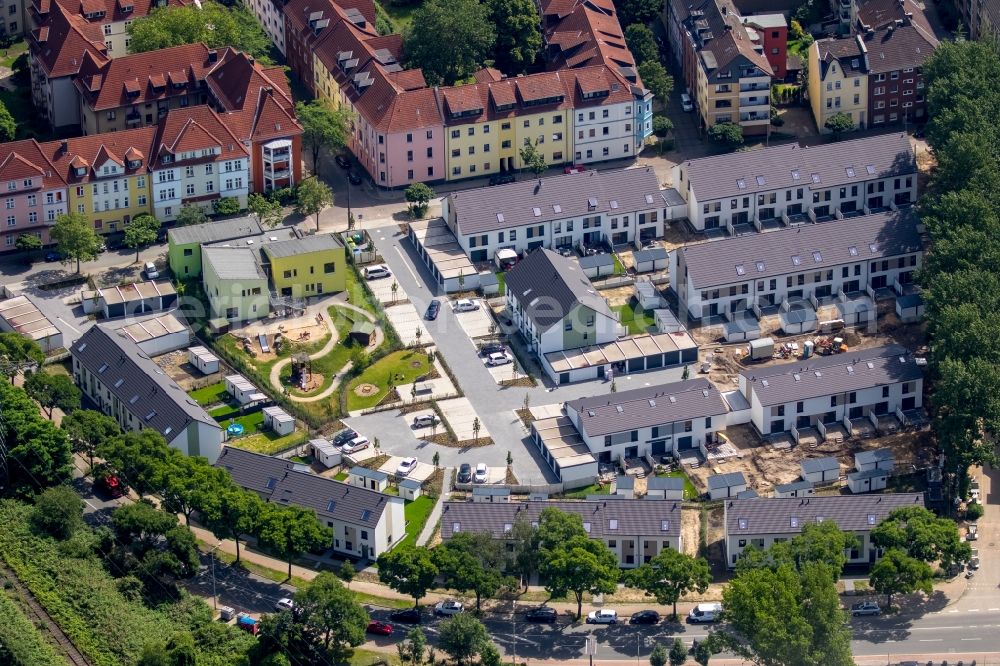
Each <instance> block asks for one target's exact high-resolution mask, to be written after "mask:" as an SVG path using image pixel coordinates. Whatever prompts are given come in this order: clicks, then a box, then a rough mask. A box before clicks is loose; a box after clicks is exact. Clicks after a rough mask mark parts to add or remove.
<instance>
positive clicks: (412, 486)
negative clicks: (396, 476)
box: [399, 479, 423, 490]
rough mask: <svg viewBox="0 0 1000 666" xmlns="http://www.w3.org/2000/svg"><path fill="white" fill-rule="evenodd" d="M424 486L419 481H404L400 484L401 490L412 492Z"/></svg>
mask: <svg viewBox="0 0 1000 666" xmlns="http://www.w3.org/2000/svg"><path fill="white" fill-rule="evenodd" d="M422 486H423V484H422V483H420V482H419V481H417V480H416V479H403V480H402V481H400V482H399V487H400V488H408V489H410V490H416V489H418V488H421V487H422Z"/></svg>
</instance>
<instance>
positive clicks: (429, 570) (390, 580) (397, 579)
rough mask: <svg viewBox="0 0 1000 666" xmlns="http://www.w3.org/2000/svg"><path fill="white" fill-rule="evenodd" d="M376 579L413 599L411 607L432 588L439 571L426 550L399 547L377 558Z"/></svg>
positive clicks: (414, 547)
mask: <svg viewBox="0 0 1000 666" xmlns="http://www.w3.org/2000/svg"><path fill="white" fill-rule="evenodd" d="M377 566H378V579H379V580H380V581H381V582H383V583H385V584H386V585H388V586H389V587H390V588H392V589H393V590H395V591H396V592H399V593H400V594H405V595H406V596H408V597H413V607H414V608H416V607H417V606H418V605H419V604H420V600H421V599H422V598H423V597H424V595H426V594H427V590H429V589H431V588H432V587H434V579H435V578H437V576H438V573H439V570H438V568H437V565H436V564H435V563H434V556H433V555H432V554H431V551H429V550H428V549H427V548H421V547H417V546H399V547H397V548H395V549H393V550H391V551H389V552H388V553H382V554H381V555H379V556H378V561H377Z"/></svg>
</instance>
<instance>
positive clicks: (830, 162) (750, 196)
mask: <svg viewBox="0 0 1000 666" xmlns="http://www.w3.org/2000/svg"><path fill="white" fill-rule="evenodd" d="M673 185H674V187H675V188H676V189H677V191H678V192H679V193H680V196H681V197H682V198H683V199H684V201H685V202H686V212H685V215H684V217H687V218H688V220H689V221H690V224H691V226H692V227H693V228H694V229H695V230H696V231H712V230H725V231H726V232H728V233H729V234H731V235H735V234H738V233H744V232H746V231H750V230H753V229H756V230H757V231H762V230H764V229H765V228H775V227H777V226H779V225H789V224H796V223H798V222H809V221H812V222H815V221H817V220H822V219H839V218H841V217H843V216H845V215H848V214H853V213H865V214H867V213H869V212H872V211H877V210H882V209H885V208H892V209H895V208H897V207H899V206H904V205H907V204H910V203H913V202H914V201H916V199H917V166H916V159H915V157H914V154H913V148H912V146H911V145H910V139H909V137H908V136H907V135H906V134H905V133H899V134H881V135H877V136H871V137H866V138H863V139H854V140H851V141H841V142H838V143H831V144H827V145H824V146H821V147H815V148H808V147H805V148H804V147H800V146H799V145H798V144H797V143H790V144H785V145H781V146H774V147H770V148H765V149H763V150H751V151H747V152H738V153H729V154H725V155H715V156H711V157H703V158H699V159H694V160H688V161H686V162H681V163H680V164H678V165H677V166H675V167H674V168H673Z"/></svg>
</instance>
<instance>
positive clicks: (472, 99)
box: [441, 84, 486, 114]
mask: <svg viewBox="0 0 1000 666" xmlns="http://www.w3.org/2000/svg"><path fill="white" fill-rule="evenodd" d="M441 97H442V98H443V99H444V103H445V106H446V107H447V109H448V113H450V114H456V113H466V112H469V111H475V110H477V109H478V110H480V111H485V110H486V106H485V105H484V104H483V98H482V95H481V94H480V90H479V85H478V84H474V85H465V86H453V87H451V88H441Z"/></svg>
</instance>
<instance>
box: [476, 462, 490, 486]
mask: <svg viewBox="0 0 1000 666" xmlns="http://www.w3.org/2000/svg"><path fill="white" fill-rule="evenodd" d="M489 478H490V474H489V472H488V471H486V463H479V464H478V465H476V473H475V474H473V475H472V480H473V481H474V482H475V483H486V481H487V480H488V479H489Z"/></svg>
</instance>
